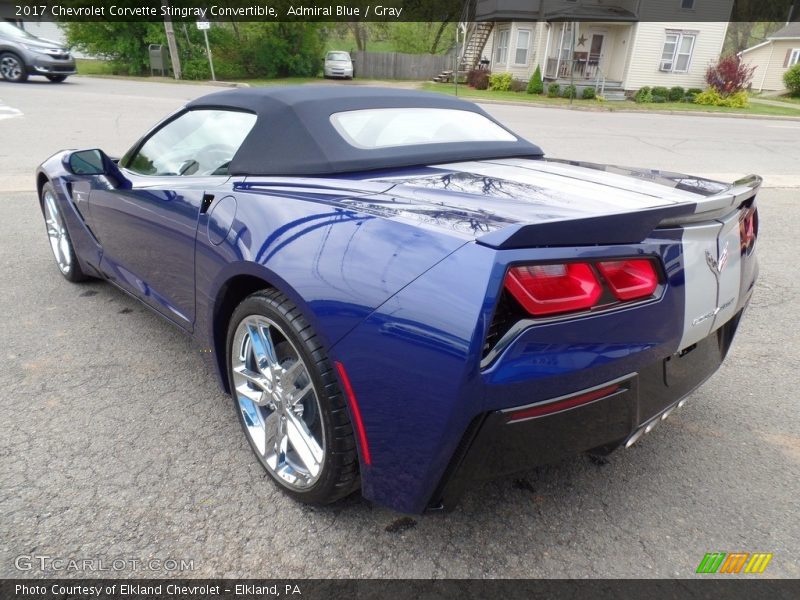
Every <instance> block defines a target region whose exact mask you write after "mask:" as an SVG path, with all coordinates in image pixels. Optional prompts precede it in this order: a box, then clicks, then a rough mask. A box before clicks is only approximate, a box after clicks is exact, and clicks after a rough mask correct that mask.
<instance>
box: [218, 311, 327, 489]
mask: <svg viewBox="0 0 800 600" xmlns="http://www.w3.org/2000/svg"><path fill="white" fill-rule="evenodd" d="M231 363H232V364H231V370H232V372H233V385H234V388H235V389H234V392H235V394H236V399H237V401H238V405H239V410H240V411H241V413H242V418H243V419H244V424H245V429H246V430H247V434H248V436H249V437H250V441H251V442H252V445H253V447H254V448H255V449H256V452H257V453H258V455H259V457H260V458H261V461H262V462H263V463H264V465H265V466H266V467H267V468H268V469H269V471H270V472H271V474H272V475H273V476H274V477H275V479H277V480H278V481H279V482H280V483H281V484H283V485H284V486H286V487H287V488H289V489H291V490H295V491H299V490H306V489H308V488H310V487H311V486H313V485H314V484H315V483H316V482H317V480H318V479H319V478H320V475H321V474H322V467H323V460H324V457H325V432H324V429H323V425H322V421H321V410H320V404H319V398H318V396H317V391H316V390H315V389H314V384H313V382H312V380H311V374H310V372H309V370H308V367H307V366H306V364H305V362H304V361H303V358H302V357H301V355H300V353H299V352H298V351H297V349H296V348H295V346H294V344H292V342H291V341H290V340H289V338H288V337H287V336H286V334H285V333H284V331H283V330H282V329H281V328H280V327H279V326H278V325H277V324H276V323H275V322H274V321H272V320H270V319H268V318H266V317H264V316H261V315H251V316H248V317H245V318H244V319H242V321H241V323H239V326H238V327H237V328H236V332H235V334H234V337H233V346H232V349H231Z"/></svg>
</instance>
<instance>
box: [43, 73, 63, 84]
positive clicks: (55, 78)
mask: <svg viewBox="0 0 800 600" xmlns="http://www.w3.org/2000/svg"><path fill="white" fill-rule="evenodd" d="M46 77H47V78H48V79H49V80H50V81H52V82H53V83H63V82H64V81H66V80H67V76H66V75H47V76H46Z"/></svg>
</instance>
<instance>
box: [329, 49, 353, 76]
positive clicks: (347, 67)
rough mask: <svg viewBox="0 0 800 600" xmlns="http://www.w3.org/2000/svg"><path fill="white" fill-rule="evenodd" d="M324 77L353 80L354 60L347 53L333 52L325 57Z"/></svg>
mask: <svg viewBox="0 0 800 600" xmlns="http://www.w3.org/2000/svg"><path fill="white" fill-rule="evenodd" d="M323 75H324V76H325V77H326V78H328V77H342V78H344V79H352V78H353V77H354V76H355V70H354V69H353V59H351V58H350V55H349V54H348V53H347V52H340V51H332V52H328V53H327V54H326V55H325V67H324V69H323Z"/></svg>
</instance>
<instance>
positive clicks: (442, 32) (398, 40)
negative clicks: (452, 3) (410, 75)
mask: <svg viewBox="0 0 800 600" xmlns="http://www.w3.org/2000/svg"><path fill="white" fill-rule="evenodd" d="M455 31H456V24H455V23H392V24H391V26H390V27H389V28H388V34H389V39H390V40H391V42H392V45H393V46H394V49H395V52H405V53H407V54H427V53H430V54H438V53H440V52H445V51H446V50H448V49H449V48H450V47H451V46H452V45H453V44H454V43H455V36H456V33H455Z"/></svg>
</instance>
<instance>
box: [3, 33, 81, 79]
mask: <svg viewBox="0 0 800 600" xmlns="http://www.w3.org/2000/svg"><path fill="white" fill-rule="evenodd" d="M74 74H75V59H74V58H73V57H72V55H71V54H70V53H69V50H67V49H66V48H64V47H63V46H60V45H58V44H57V43H55V42H51V41H48V40H43V39H41V38H38V37H36V36H35V35H31V34H30V33H28V32H27V31H25V30H23V29H20V28H19V27H17V26H16V25H13V24H12V23H9V22H7V21H0V77H2V78H3V79H5V80H6V81H13V82H15V83H20V82H22V81H25V80H26V79H28V76H29V75H44V76H45V77H47V78H48V79H49V80H50V81H54V82H57V83H60V82H62V81H64V80H65V79H66V78H67V76H68V75H74Z"/></svg>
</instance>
